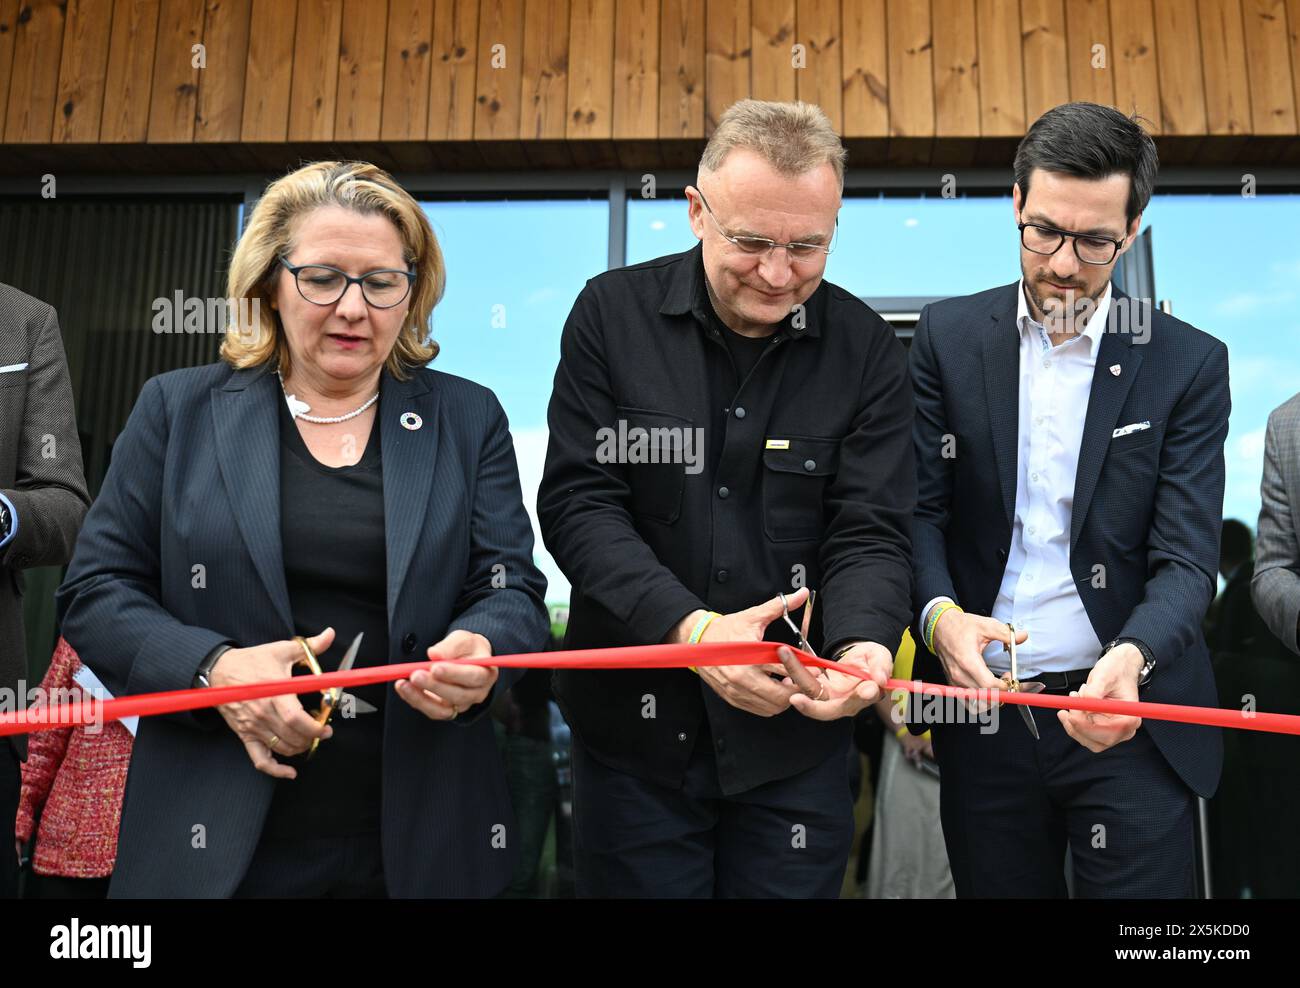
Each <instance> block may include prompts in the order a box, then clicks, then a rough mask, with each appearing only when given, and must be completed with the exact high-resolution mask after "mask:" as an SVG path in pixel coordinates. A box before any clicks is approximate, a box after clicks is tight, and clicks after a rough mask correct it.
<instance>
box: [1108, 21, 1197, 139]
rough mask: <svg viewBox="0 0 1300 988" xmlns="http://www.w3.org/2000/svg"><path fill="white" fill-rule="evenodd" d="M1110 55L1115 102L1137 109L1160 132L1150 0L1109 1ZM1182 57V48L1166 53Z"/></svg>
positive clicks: (1125, 110)
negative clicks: (1111, 58) (1112, 63)
mask: <svg viewBox="0 0 1300 988" xmlns="http://www.w3.org/2000/svg"><path fill="white" fill-rule="evenodd" d="M1110 34H1111V55H1112V56H1113V58H1114V68H1115V106H1116V107H1117V108H1118V109H1119V110H1120V111H1121V112H1122V113H1128V114H1131V113H1140V114H1141V115H1142V116H1143V118H1144V119H1145V120H1146V121H1147V129H1148V130H1149V131H1150V132H1151V133H1152V134H1159V133H1160V132H1161V129H1162V128H1161V122H1160V79H1159V75H1160V73H1159V69H1158V67H1157V65H1156V28H1155V17H1154V14H1153V12H1152V8H1151V0H1125V2H1121V3H1112V4H1111V5H1110ZM1175 56H1177V57H1182V58H1186V57H1187V56H1186V53H1184V52H1174V51H1171V52H1170V53H1169V57H1171V58H1173V57H1175Z"/></svg>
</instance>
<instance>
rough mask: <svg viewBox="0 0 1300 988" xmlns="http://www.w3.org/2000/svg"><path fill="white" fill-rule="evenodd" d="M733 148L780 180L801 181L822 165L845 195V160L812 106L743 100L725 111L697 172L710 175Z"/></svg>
mask: <svg viewBox="0 0 1300 988" xmlns="http://www.w3.org/2000/svg"><path fill="white" fill-rule="evenodd" d="M735 148H745V149H747V150H750V151H753V152H755V153H756V154H758V155H759V156H761V157H762V158H763V159H764V160H765V161H767V162H768V163H769V164H770V165H771V166H772V167H773V168H775V169H776V170H777V171H778V172H779V173H780V174H782V175H788V176H796V175H803V174H805V173H806V172H809V171H811V170H812V169H814V168H816V167H817V166H818V165H820V164H822V163H823V162H825V163H826V164H829V165H830V166H831V168H833V169H834V170H835V178H836V180H838V182H839V183H840V190H841V191H843V190H844V162H845V161H846V159H847V158H848V151H847V150H845V148H844V145H843V143H842V142H841V141H840V136H839V134H837V133H835V127H834V126H833V125H832V124H831V121H830V118H829V117H827V116H826V114H825V113H824V112H823V111H822V109H821V107H819V106H817V105H816V104H815V103H804V102H797V103H776V102H771V101H768V100H757V99H742V100H738V101H737V102H735V103H732V104H731V106H729V107H728V108H727V111H726V112H725V113H724V114H723V115H722V119H721V120H719V121H718V126H717V129H716V130H714V132H713V136H712V137H710V138H709V143H708V144H707V145H705V148H704V154H703V155H702V156H701V157H700V172H701V174H703V173H706V172H715V171H717V170H718V169H719V168H721V167H722V164H723V162H725V161H726V160H727V155H728V154H730V153H731V152H732V151H733V150H734V149H735Z"/></svg>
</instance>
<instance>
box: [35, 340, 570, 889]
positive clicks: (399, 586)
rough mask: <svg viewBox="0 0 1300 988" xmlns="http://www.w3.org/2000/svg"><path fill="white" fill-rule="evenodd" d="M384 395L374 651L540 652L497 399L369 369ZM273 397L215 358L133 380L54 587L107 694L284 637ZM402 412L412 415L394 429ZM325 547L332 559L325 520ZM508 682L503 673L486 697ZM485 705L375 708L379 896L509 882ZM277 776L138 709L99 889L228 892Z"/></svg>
mask: <svg viewBox="0 0 1300 988" xmlns="http://www.w3.org/2000/svg"><path fill="white" fill-rule="evenodd" d="M380 387H381V398H380V412H379V418H378V422H377V424H376V429H378V438H379V441H380V443H381V444H382V445H381V452H382V454H383V482H384V528H385V531H384V539H385V543H386V549H387V566H388V586H387V589H388V615H389V643H390V645H389V649H390V654H389V656H388V661H389V662H409V661H414V660H418V659H420V658H423V656H424V651H425V649H426V648H427V647H428V646H429V645H432V644H434V643H435V642H437V641H438V640H440V639H441V638H443V637H444V636H445V635H447V634H448V633H449V632H451V631H453V630H456V629H466V630H469V631H473V632H477V633H479V634H482V635H485V636H486V637H487V638H488V640H489V641H491V643H492V648H493V652H494V653H496V654H498V655H501V654H508V653H515V652H532V651H537V650H540V649H541V648H542V647H543V645H544V643H545V642H546V640H547V637H548V634H549V621H548V617H547V612H546V608H545V605H544V603H543V594H544V592H545V580H544V578H543V577H542V576H541V574H540V573H539V572H538V571H537V569H536V568H535V567H534V565H533V560H532V545H533V538H532V527H531V525H530V523H529V520H528V516H527V514H526V513H525V511H524V507H523V502H522V499H521V496H520V488H519V478H518V473H517V471H516V467H515V457H514V447H513V444H512V442H511V438H510V433H509V431H508V428H507V424H506V417H505V413H504V412H503V411H502V409H501V406H500V404H499V403H498V402H497V399H496V397H495V396H494V395H493V394H492V392H490V391H489V390H487V389H486V388H483V387H481V386H479V385H477V384H473V383H471V382H469V381H466V380H463V379H461V378H457V377H452V376H450V375H447V374H442V373H439V372H437V371H432V370H428V369H421V370H418V371H415V372H414V374H413V376H412V377H411V379H409V380H407V381H398V380H397V379H395V378H393V377H392V376H390V375H389V374H388V372H387V371H385V372H384V373H383V377H382V381H381V386H380ZM283 400H284V399H283V396H282V394H281V390H280V386H279V383H278V379H277V378H276V376H275V374H274V373H268V369H267V368H266V367H262V368H257V369H252V370H242V371H234V370H232V369H231V368H230V367H228V366H226V365H224V364H212V365H209V366H205V367H195V368H188V369H185V370H178V371H172V372H170V373H167V374H163V375H161V376H159V377H155V378H153V379H152V380H150V381H148V382H147V383H146V384H145V386H144V389H143V390H142V392H141V394H140V398H139V400H138V401H137V402H136V406H135V409H134V410H133V411H132V413H131V417H130V420H129V421H128V422H127V424H126V428H125V429H124V430H123V432H122V434H121V436H120V437H119V438H118V440H117V443H116V445H115V446H114V449H113V459H112V464H111V466H110V468H109V471H108V476H107V478H106V479H105V481H104V486H103V489H102V491H101V492H100V495H99V497H98V498H97V499H96V501H95V503H94V505H93V506H92V507H91V509H90V513H89V515H88V516H87V519H86V524H85V526H84V527H83V529H82V532H81V537H80V539H79V541H78V543H77V548H76V553H75V555H74V557H73V560H72V564H71V566H70V568H69V570H68V574H67V578H66V580H65V582H64V584H63V586H62V587H60V589H59V593H58V606H59V615H60V618H61V620H62V622H63V634H64V636H65V637H66V638H67V640H68V641H69V642H70V643H71V644H72V646H73V648H75V649H76V650H77V653H78V655H79V656H80V657H81V659H82V661H83V662H85V663H86V664H87V665H88V666H90V668H91V669H93V670H94V671H95V673H96V674H97V675H98V676H99V678H100V679H101V680H103V682H104V684H105V685H106V686H107V687H108V689H109V690H110V691H111V692H112V693H113V694H114V695H115V696H120V695H127V694H136V693H151V692H155V691H158V690H177V689H188V688H189V687H190V685H191V681H192V679H193V677H194V674H195V671H196V670H197V668H198V666H199V663H200V662H201V661H202V659H203V658H204V656H205V655H206V654H207V653H208V652H209V651H210V650H211V649H212V648H213V647H214V646H215V645H217V644H219V643H220V642H222V641H225V640H230V641H234V642H236V643H238V644H239V645H240V646H252V645H257V644H262V643H265V642H270V641H277V640H282V639H286V638H291V637H292V636H293V624H292V618H291V615H290V610H289V593H288V589H287V587H286V584H285V577H284V564H283V560H282V556H281V547H280V545H281V543H280V439H279V426H278V422H277V415H278V414H279V410H278V408H277V405H276V403H277V402H279V401H283ZM408 411H410V412H415V413H416V414H418V415H419V416H420V417H421V418H422V420H423V425H422V427H421V428H419V429H416V430H408V429H406V428H404V427H403V426H402V425H401V424H400V421H399V419H400V416H401V415H402V413H403V412H408ZM372 441H373V439H372ZM342 523H344V522H343V520H342V519H341V520H340V524H342ZM320 542H321V551H322V552H328V551H330V533H329V532H321V533H320ZM200 564H201V565H202V566H203V567H204V568H205V570H206V579H205V580H203V581H200V580H196V579H195V577H194V570H193V567H195V566H196V565H200ZM494 578H495V580H494ZM503 581H504V585H502V582H503ZM196 583H201V584H205V585H203V586H196ZM512 681H513V677H512V676H511V675H510V674H509V673H508V671H507V670H502V673H501V677H500V679H499V680H498V683H497V686H496V689H498V690H499V689H505V688H506V687H507V686H508V685H509V683H510V682H512ZM390 689H391V688H390ZM489 699H490V698H489ZM488 705H489V703H488V702H485V703H482V704H478V705H476V706H475V707H473V708H471V709H470V710H469V711H466V712H465V713H462V715H461V716H460V717H459V718H457V719H456V720H454V721H451V722H435V721H432V720H429V719H428V718H426V717H425V716H424V715H423V714H421V713H419V712H418V711H416V710H415V709H413V708H412V707H410V706H408V705H407V704H406V703H404V702H401V701H400V700H398V698H397V697H396V695H395V694H392V695H390V702H388V703H387V704H385V710H384V714H383V716H384V742H383V744H384V747H383V766H382V772H383V808H382V824H381V826H382V844H383V859H384V875H385V878H386V880H387V884H388V891H389V894H390V895H392V896H394V897H415V896H487V895H494V894H496V893H497V892H499V891H500V890H501V889H502V888H503V887H504V886H505V884H506V883H507V881H508V880H509V878H510V875H511V872H512V870H513V866H514V858H515V854H516V851H515V845H516V843H517V842H516V839H515V828H514V825H513V817H512V815H511V808H510V803H509V798H508V795H507V791H506V785H505V776H504V773H503V769H502V764H501V758H500V756H499V755H498V753H497V748H496V744H495V742H494V737H493V731H492V724H491V718H490V717H485V716H483V713H484V711H485V710H486V709H487V707H488ZM326 743H328V742H326ZM376 770H379V766H376ZM276 784H277V782H276V780H274V779H272V778H271V777H270V776H268V775H265V774H263V773H261V772H258V771H257V770H256V769H254V768H253V766H252V763H251V762H250V761H249V758H248V755H247V753H246V752H245V750H244V746H243V744H241V743H240V741H239V739H238V738H237V737H236V735H235V734H234V732H233V731H231V730H230V729H229V728H228V727H227V726H226V725H225V722H224V721H218V722H217V724H216V726H208V725H207V724H205V722H204V721H203V720H201V719H197V718H195V716H194V715H193V714H192V713H181V714H174V715H168V716H160V717H146V718H143V719H142V720H141V721H140V726H139V733H138V735H137V737H136V742H135V750H134V753H133V755H132V760H131V769H130V774H129V776H128V779H127V785H126V798H125V803H124V805H123V810H122V826H121V832H120V837H119V841H118V852H117V866H116V869H115V870H114V875H113V882H112V886H111V889H110V893H111V894H112V895H113V896H121V897H136V896H186V897H199V896H213V897H222V896H229V895H230V894H231V893H232V892H233V891H234V890H235V888H236V887H237V886H238V885H239V882H240V880H241V879H242V877H243V875H244V873H245V871H246V869H247V867H248V863H249V861H250V860H251V858H252V856H253V851H254V849H255V847H256V845H257V842H258V838H259V835H260V833H261V830H262V824H263V821H264V819H265V817H266V812H267V808H268V807H269V805H270V802H271V796H272V790H273V787H274V786H275V785H276ZM279 784H283V783H279ZM290 784H291V783H290ZM338 798H340V799H347V798H348V794H347V793H346V792H340V793H339V797H338ZM502 845H504V846H502Z"/></svg>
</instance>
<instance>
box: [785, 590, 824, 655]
mask: <svg viewBox="0 0 1300 988" xmlns="http://www.w3.org/2000/svg"><path fill="white" fill-rule="evenodd" d="M777 596H778V597H780V598H781V610H782V612H783V613H782V614H781V617H782V618H783V619H784V620H785V623H786V624H787V625H789V626H790V630H791V631H793V632H794V634H795V637H796V638H797V639H798V640H799V650H800V651H801V652H807V653H808V654H809V655H811V656H812V657H813V658H818V655H817V653H816V652H814V651H813V647H812V646H811V645H809V644H808V629H809V628H810V627H811V626H812V612H813V604H815V603H816V602H817V591H816V590H809V591H808V602H807V603H806V604H804V605H803V622H802V627H800V626H799V625H796V624H795V623H794V621H793V620H791V618H790V605H789V604H788V603H787V602H786V599H785V594H783V593H780V594H777Z"/></svg>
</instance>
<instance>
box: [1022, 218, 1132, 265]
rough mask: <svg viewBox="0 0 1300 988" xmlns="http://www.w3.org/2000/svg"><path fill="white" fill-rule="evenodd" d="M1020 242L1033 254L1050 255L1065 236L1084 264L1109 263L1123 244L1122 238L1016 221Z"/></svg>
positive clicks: (1059, 246) (1057, 248) (1058, 248)
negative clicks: (1072, 242)
mask: <svg viewBox="0 0 1300 988" xmlns="http://www.w3.org/2000/svg"><path fill="white" fill-rule="evenodd" d="M1017 229H1019V230H1020V242H1021V244H1023V245H1024V247H1025V249H1026V250H1031V251H1033V252H1034V253H1035V254H1046V255H1048V256H1051V255H1052V254H1055V253H1056V252H1057V251H1058V250H1060V249H1061V245H1062V244H1063V243H1065V238H1066V237H1069V238H1070V239H1071V240H1073V241H1074V256H1075V257H1077V258H1078V259H1079V260H1080V261H1082V262H1083V263H1084V264H1109V263H1110V262H1111V261H1113V260H1115V255H1116V254H1118V253H1119V249H1120V248H1121V247H1123V246H1124V241H1123V240H1111V239H1110V238H1109V237H1095V236H1085V235H1084V234H1082V233H1071V232H1070V231H1069V230H1057V229H1055V228H1053V227H1050V226H1039V225H1038V224H1037V223H1018V224H1017Z"/></svg>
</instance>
